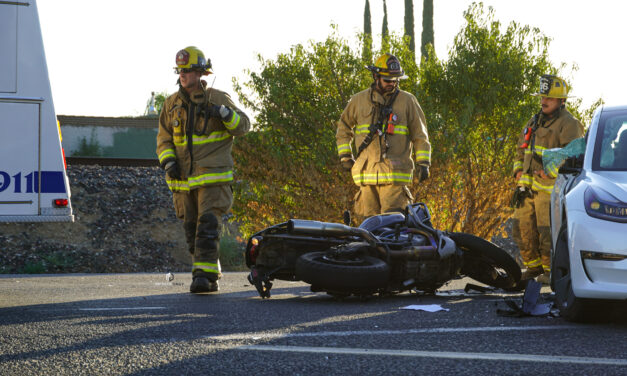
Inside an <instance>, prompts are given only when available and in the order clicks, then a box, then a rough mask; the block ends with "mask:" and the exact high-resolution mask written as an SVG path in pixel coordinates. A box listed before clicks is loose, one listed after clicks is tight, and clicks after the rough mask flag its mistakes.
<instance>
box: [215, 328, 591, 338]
mask: <svg viewBox="0 0 627 376" xmlns="http://www.w3.org/2000/svg"><path fill="white" fill-rule="evenodd" d="M574 328H582V326H576V325H551V326H548V325H546V326H488V327H469V328H425V329H404V330H355V331H342V332H304V333H277V332H256V333H236V334H226V335H222V336H207V337H204V339H211V340H216V341H233V340H247V339H248V340H266V339H276V338H294V337H332V336H335V337H348V336H370V335H405V334H425V333H426V334H433V333H436V334H437V333H468V332H505V331H529V330H556V329H560V330H563V329H574Z"/></svg>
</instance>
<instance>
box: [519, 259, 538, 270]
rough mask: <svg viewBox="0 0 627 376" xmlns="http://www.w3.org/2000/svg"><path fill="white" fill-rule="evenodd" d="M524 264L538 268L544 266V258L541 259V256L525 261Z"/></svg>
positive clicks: (531, 267) (530, 267)
mask: <svg viewBox="0 0 627 376" xmlns="http://www.w3.org/2000/svg"><path fill="white" fill-rule="evenodd" d="M523 264H524V265H525V266H526V267H527V268H529V269H533V268H537V267H540V266H542V260H541V259H540V257H538V258H537V259H534V260H531V261H523Z"/></svg>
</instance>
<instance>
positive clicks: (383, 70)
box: [366, 53, 407, 80]
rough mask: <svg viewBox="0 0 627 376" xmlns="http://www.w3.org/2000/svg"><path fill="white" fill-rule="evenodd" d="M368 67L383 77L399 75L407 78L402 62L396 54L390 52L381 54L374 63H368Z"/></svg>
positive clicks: (401, 77) (400, 77)
mask: <svg viewBox="0 0 627 376" xmlns="http://www.w3.org/2000/svg"><path fill="white" fill-rule="evenodd" d="M366 68H367V69H368V70H369V71H371V72H372V73H375V74H378V75H380V76H383V77H398V78H399V79H401V80H402V79H405V78H407V76H405V72H403V69H402V68H401V62H400V61H399V60H398V58H397V57H396V56H394V55H392V54H389V53H385V54H383V55H381V56H379V58H378V59H377V60H376V61H375V63H374V65H368V66H367V67H366Z"/></svg>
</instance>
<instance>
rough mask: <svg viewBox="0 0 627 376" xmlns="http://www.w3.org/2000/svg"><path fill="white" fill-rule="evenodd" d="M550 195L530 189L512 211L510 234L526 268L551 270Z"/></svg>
mask: <svg viewBox="0 0 627 376" xmlns="http://www.w3.org/2000/svg"><path fill="white" fill-rule="evenodd" d="M550 205H551V195H550V194H547V193H544V192H536V191H532V194H531V197H526V198H525V200H524V201H523V203H522V205H521V206H520V207H519V208H517V209H516V210H515V211H514V218H513V229H512V234H513V236H514V241H515V242H516V244H517V245H518V248H519V249H520V255H521V256H522V259H523V263H524V264H525V267H527V269H535V268H538V267H540V266H542V268H543V269H544V271H545V272H548V271H550V270H551V228H550V223H549V222H550V217H549V216H550V214H549V210H550Z"/></svg>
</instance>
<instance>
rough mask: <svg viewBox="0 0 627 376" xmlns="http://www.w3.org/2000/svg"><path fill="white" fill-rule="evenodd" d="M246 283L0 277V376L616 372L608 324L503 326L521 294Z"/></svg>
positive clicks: (617, 342)
mask: <svg viewBox="0 0 627 376" xmlns="http://www.w3.org/2000/svg"><path fill="white" fill-rule="evenodd" d="M245 276H246V274H245V273H226V274H225V276H224V278H223V279H222V280H221V290H220V292H219V293H218V294H204V295H192V294H190V293H188V287H189V283H190V276H189V275H187V274H186V275H175V276H174V277H175V278H174V280H172V281H167V280H166V278H165V274H114V275H108V274H107V275H104V274H97V275H94V274H89V275H87V274H86V275H76V274H74V275H43V276H25V275H2V276H0V375H201V374H208V375H226V374H228V375H338V374H341V375H358V374H359V375H362V374H365V375H382V374H402V375H412V374H420V375H553V376H554V375H627V351H626V350H627V319H622V318H621V317H618V318H616V317H615V318H614V319H613V321H611V322H605V323H600V324H594V325H592V324H585V325H584V324H573V323H569V322H566V321H565V320H563V319H562V318H552V317H522V318H513V317H503V316H499V315H497V314H496V309H497V307H500V308H504V307H505V305H504V304H503V300H504V298H513V299H517V300H520V299H521V298H522V296H521V295H520V294H518V295H516V294H514V295H503V294H497V293H487V294H479V293H473V292H471V293H464V291H463V288H464V286H465V284H466V282H469V280H456V281H453V282H451V283H450V284H449V285H447V286H445V287H444V288H443V289H441V292H439V293H438V295H437V296H418V295H416V294H408V293H407V294H402V295H397V296H391V297H376V298H373V299H370V300H367V301H363V300H360V299H356V298H355V299H345V300H343V301H338V300H335V299H333V298H331V297H329V296H327V295H325V294H322V293H312V292H310V291H309V287H308V286H307V285H305V284H302V283H297V282H282V281H277V282H276V283H275V286H274V288H273V290H272V291H273V296H272V298H271V299H266V300H262V299H261V298H259V297H258V295H257V293H256V291H255V289H254V288H253V287H252V286H250V285H249V284H248V282H247V281H246V278H245ZM547 291H548V290H547V288H544V289H543V292H544V293H546V292H547ZM545 297H546V296H545ZM430 304H437V305H440V306H441V307H442V308H445V309H446V310H443V311H439V312H425V311H415V310H406V309H401V307H405V306H408V305H430Z"/></svg>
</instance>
